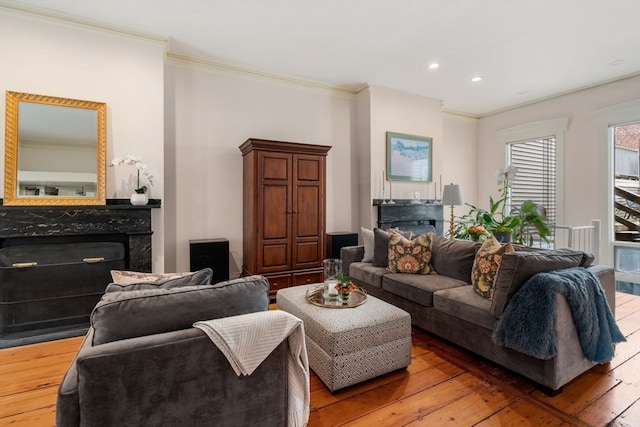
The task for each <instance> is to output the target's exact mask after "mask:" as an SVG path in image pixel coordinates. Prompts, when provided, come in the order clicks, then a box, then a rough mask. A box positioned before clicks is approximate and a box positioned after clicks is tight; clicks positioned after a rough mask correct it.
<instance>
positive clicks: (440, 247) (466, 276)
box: [431, 235, 481, 284]
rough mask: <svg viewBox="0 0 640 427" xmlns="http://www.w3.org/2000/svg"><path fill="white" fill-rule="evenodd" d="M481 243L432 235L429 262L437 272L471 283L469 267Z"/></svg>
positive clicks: (471, 265)
mask: <svg viewBox="0 0 640 427" xmlns="http://www.w3.org/2000/svg"><path fill="white" fill-rule="evenodd" d="M480 245H481V243H479V242H472V241H471V240H459V239H445V238H444V237H441V236H438V235H434V236H433V241H432V244H431V247H432V248H433V249H432V256H431V264H432V265H433V268H434V269H435V270H436V272H437V273H438V274H442V275H444V276H449V277H453V278H454V279H459V280H464V281H465V282H467V283H469V284H471V269H472V268H473V261H474V259H475V257H476V252H477V251H478V249H479V248H480Z"/></svg>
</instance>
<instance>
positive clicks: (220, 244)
mask: <svg viewBox="0 0 640 427" xmlns="http://www.w3.org/2000/svg"><path fill="white" fill-rule="evenodd" d="M189 259H190V261H191V271H198V270H202V269H203V268H207V267H209V268H210V269H212V270H213V280H212V282H213V283H218V282H224V281H225V280H229V241H228V240H227V239H202V240H189Z"/></svg>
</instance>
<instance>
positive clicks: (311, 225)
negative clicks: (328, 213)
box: [294, 185, 321, 237]
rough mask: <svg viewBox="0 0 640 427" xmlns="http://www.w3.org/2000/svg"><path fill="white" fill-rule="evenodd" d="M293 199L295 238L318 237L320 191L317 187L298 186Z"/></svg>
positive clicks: (319, 232) (319, 231)
mask: <svg viewBox="0 0 640 427" xmlns="http://www.w3.org/2000/svg"><path fill="white" fill-rule="evenodd" d="M296 196H297V197H296V198H295V203H294V205H295V207H294V209H295V211H294V212H295V213H296V215H295V220H296V227H295V235H296V236H297V237H307V236H318V235H319V234H321V230H320V215H319V214H318V210H319V208H320V206H321V199H320V189H319V188H318V187H317V186H302V185H301V186H298V188H297V189H296Z"/></svg>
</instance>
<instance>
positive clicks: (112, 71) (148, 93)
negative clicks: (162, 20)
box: [0, 9, 164, 271]
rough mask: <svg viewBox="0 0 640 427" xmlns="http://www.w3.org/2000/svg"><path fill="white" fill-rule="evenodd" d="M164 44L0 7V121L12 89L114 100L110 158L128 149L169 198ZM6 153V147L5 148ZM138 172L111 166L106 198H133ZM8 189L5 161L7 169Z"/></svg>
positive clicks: (156, 241)
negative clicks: (164, 156)
mask: <svg viewBox="0 0 640 427" xmlns="http://www.w3.org/2000/svg"><path fill="white" fill-rule="evenodd" d="M163 62H164V43H160V42H158V41H150V40H143V39H139V38H132V37H125V36H122V35H116V34H113V33H109V32H105V31H100V30H92V29H89V28H87V27H83V26H78V25H74V24H70V23H64V22H61V21H54V20H50V19H45V18H38V17H34V16H31V15H27V14H22V13H19V12H13V11H10V10H7V9H0V93H2V102H0V121H1V124H2V128H3V129H4V119H5V92H6V91H16V92H27V93H34V94H40V95H50V96H58V97H63V98H75V99H82V100H89V101H98V102H105V103H106V104H107V161H110V159H111V158H112V157H113V156H114V155H124V154H125V153H127V152H129V153H132V154H136V155H138V156H140V157H141V158H142V159H143V160H144V161H145V162H146V163H147V164H148V165H149V169H150V171H151V172H152V173H153V174H154V175H155V176H156V177H157V178H156V180H155V186H154V187H152V188H151V193H150V195H151V197H153V198H160V199H161V198H163V192H164V188H163V186H164V179H163V174H164V171H163V167H164V165H163V163H164V158H163V151H162V145H163V103H164V97H163ZM0 156H1V157H2V158H4V144H2V149H1V151H0ZM133 173H134V171H133V170H131V169H130V168H128V167H124V166H120V167H118V168H107V198H128V197H129V195H130V194H131V190H132V184H133ZM0 180H2V181H1V182H2V185H0V192H2V191H3V190H2V189H3V187H4V162H2V166H1V168H0ZM152 212H153V227H154V230H155V233H154V235H153V268H154V270H155V271H162V270H163V269H164V252H163V247H164V245H163V234H164V233H163V232H162V230H163V228H164V225H163V214H162V210H161V209H154V210H153V211H152Z"/></svg>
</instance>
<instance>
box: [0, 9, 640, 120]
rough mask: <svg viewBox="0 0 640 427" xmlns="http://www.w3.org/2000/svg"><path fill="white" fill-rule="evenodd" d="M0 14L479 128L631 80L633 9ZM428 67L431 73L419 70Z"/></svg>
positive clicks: (635, 31) (638, 64)
mask: <svg viewBox="0 0 640 427" xmlns="http://www.w3.org/2000/svg"><path fill="white" fill-rule="evenodd" d="M0 4H2V5H4V6H7V7H13V8H16V7H18V8H23V9H24V8H28V10H37V11H42V12H44V13H45V14H47V13H49V12H45V11H50V12H53V13H57V14H59V13H62V14H64V16H66V15H71V16H73V17H74V19H75V20H78V18H80V20H81V21H83V22H84V20H89V21H91V22H93V23H94V24H98V25H107V26H109V27H116V28H122V29H124V30H134V31H137V32H142V33H145V34H150V35H155V36H160V37H162V38H166V39H168V40H169V44H168V50H169V52H172V53H176V54H181V55H187V56H191V57H194V58H201V59H205V60H208V61H213V62H218V63H222V64H228V65H234V66H238V67H243V68H248V69H251V70H256V71H259V72H261V73H272V74H275V75H278V76H283V75H284V76H288V77H292V78H296V79H303V80H310V81H314V82H320V83H323V84H327V85H330V86H337V87H341V88H346V89H349V90H353V91H356V90H358V89H360V88H362V87H364V86H365V85H369V86H382V87H387V88H392V89H396V90H400V91H405V92H410V93H414V94H418V95H423V96H427V97H431V98H435V99H440V100H442V104H443V107H444V109H445V110H448V111H456V112H461V113H466V114H470V115H474V116H479V117H481V116H484V115H487V114H491V113H494V112H497V111H501V110H504V109H508V108H512V107H514V106H517V105H522V104H527V103H531V102H535V101H537V100H541V99H546V98H549V97H552V96H555V95H558V94H562V93H567V92H572V91H575V90H579V89H582V88H586V87H591V86H594V85H598V84H601V83H605V82H610V81H612V80H617V79H620V78H624V77H629V76H633V75H637V74H638V73H640V24H639V22H640V21H639V17H640V0H180V1H178V0H154V1H151V0H129V1H126V0H84V1H78V0H15V1H11V0H0ZM33 8H37V9H33ZM56 16H60V15H56ZM433 62H437V63H439V64H440V67H439V68H438V69H435V70H430V69H428V65H429V64H430V63H433ZM477 75H479V76H482V78H483V79H482V80H481V81H480V82H476V83H474V82H471V78H472V77H474V76H477ZM639 89H640V88H639Z"/></svg>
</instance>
